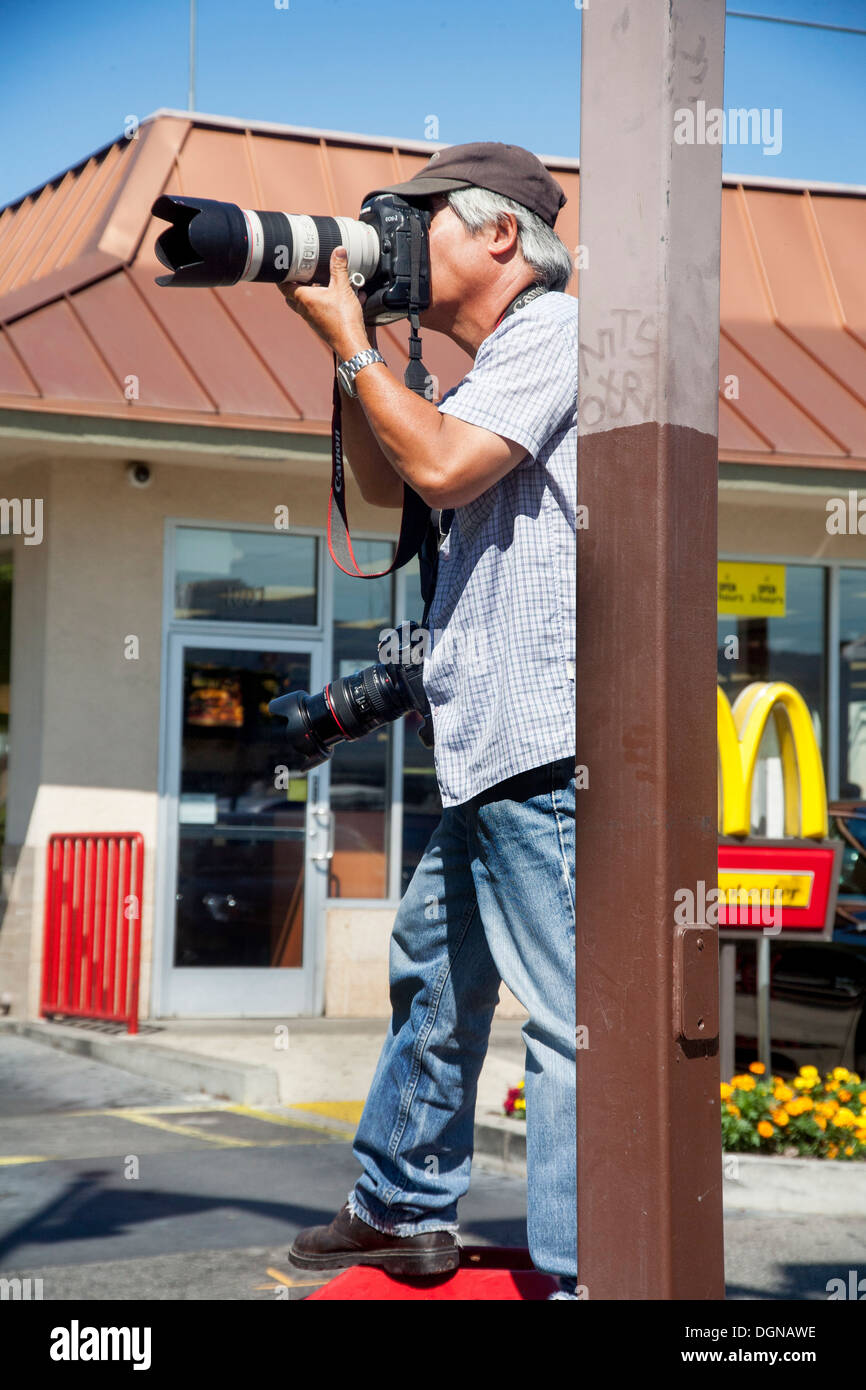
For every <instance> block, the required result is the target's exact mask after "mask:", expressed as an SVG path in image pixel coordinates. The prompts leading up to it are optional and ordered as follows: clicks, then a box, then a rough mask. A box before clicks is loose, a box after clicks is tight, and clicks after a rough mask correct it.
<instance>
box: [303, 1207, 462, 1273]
mask: <svg viewBox="0 0 866 1390" xmlns="http://www.w3.org/2000/svg"><path fill="white" fill-rule="evenodd" d="M289 1260H290V1261H291V1263H292V1264H293V1265H297V1267H298V1268H299V1269H345V1268H347V1267H348V1266H349V1265H378V1266H380V1267H381V1268H382V1269H386V1270H387V1271H388V1273H389V1274H410V1275H412V1274H415V1275H419V1274H448V1273H450V1271H451V1270H453V1269H456V1268H457V1266H458V1265H459V1263H460V1246H459V1245H458V1243H457V1238H456V1236H455V1235H454V1232H453V1231H424V1232H422V1233H421V1234H419V1235H417V1236H392V1235H385V1234H384V1233H383V1232H382V1231H377V1230H376V1229H375V1228H374V1227H373V1226H370V1225H368V1223H367V1222H366V1221H362V1220H361V1218H360V1217H358V1216H353V1215H352V1213H351V1212H350V1211H349V1203H348V1202H346V1203H345V1204H344V1205H343V1206H342V1207H341V1208H340V1210H339V1211H338V1212H337V1215H336V1216H335V1217H334V1219H333V1221H332V1222H331V1223H330V1225H328V1226H307V1227H306V1229H305V1230H303V1231H299V1232H298V1235H297V1236H296V1238H295V1243H294V1245H293V1246H292V1248H291V1250H290V1251H289Z"/></svg>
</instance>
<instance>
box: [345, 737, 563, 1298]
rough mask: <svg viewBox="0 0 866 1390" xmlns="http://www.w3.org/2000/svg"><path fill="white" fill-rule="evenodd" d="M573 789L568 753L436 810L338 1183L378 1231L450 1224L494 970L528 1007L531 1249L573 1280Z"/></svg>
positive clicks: (398, 922) (544, 1264) (492, 1003)
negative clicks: (378, 1046) (355, 1164)
mask: <svg viewBox="0 0 866 1390" xmlns="http://www.w3.org/2000/svg"><path fill="white" fill-rule="evenodd" d="M574 798H575V763H574V758H573V757H571V758H561V759H559V760H558V761H557V762H553V763H548V764H546V765H545V766H543V767H539V768H534V769H532V770H531V771H530V772H525V773H520V774H519V775H518V776H516V777H511V778H508V779H507V780H506V781H503V782H499V783H497V785H496V786H495V787H491V788H489V789H488V790H487V791H484V792H481V793H480V794H479V795H478V796H475V797H473V798H472V799H471V800H470V801H466V802H463V803H462V804H461V805H459V806H449V807H446V808H445V809H444V810H443V813H442V817H441V819H440V821H439V824H438V826H437V827H436V829H435V830H434V832H433V834H432V836H431V837H430V840H429V842H428V844H427V847H426V849H425V851H424V855H423V858H422V859H421V862H420V863H419V865H418V867H417V869H416V870H415V873H414V875H413V877H412V881H411V882H410V884H409V887H408V888H407V890H406V893H405V895H404V897H403V900H402V902H401V903H400V907H399V910H398V912H397V916H396V919H395V921H394V929H393V933H392V936H391V947H390V985H391V1007H392V1019H391V1027H390V1031H389V1033H388V1036H387V1038H386V1040H385V1043H384V1046H383V1048H382V1052H381V1055H380V1057H379V1063H378V1066H377V1069H376V1073H375V1076H374V1078H373V1083H372V1086H371V1088H370V1093H369V1095H368V1097H367V1103H366V1105H365V1106H364V1112H363V1114H362V1116H361V1121H360V1125H359V1127H358V1131H357V1134H356V1136H355V1140H354V1146H353V1152H354V1154H355V1157H356V1158H357V1159H358V1161H359V1163H360V1164H361V1166H362V1168H363V1172H362V1174H361V1176H360V1178H359V1179H358V1181H357V1183H356V1184H355V1187H354V1188H353V1190H352V1192H350V1194H349V1205H350V1208H351V1210H352V1211H353V1212H354V1213H355V1214H356V1215H357V1216H358V1217H359V1218H361V1219H363V1220H365V1221H367V1222H368V1223H369V1224H370V1225H372V1226H374V1227H375V1228H377V1229H378V1230H381V1231H388V1232H391V1233H393V1234H394V1235H398V1236H401V1235H415V1234H418V1233H419V1232H421V1231H440V1230H454V1231H456V1229H457V1202H458V1200H459V1198H460V1197H462V1195H463V1193H464V1192H465V1191H466V1190H467V1188H468V1186H469V1173H470V1167H471V1163H472V1149H473V1129H474V1112H475V1099H476V1092H477V1086H478V1077H479V1073H480V1071H481V1065H482V1063H483V1061H484V1057H485V1054H486V1052H487V1046H488V1042H489V1038H490V1024H491V1020H492V1018H493V1011H494V1009H495V1007H496V1004H497V1002H498V999H499V985H500V981H501V980H504V981H505V983H506V984H507V985H508V987H509V988H510V989H511V990H512V992H513V993H514V994H515V995H516V996H517V998H518V999H519V1000H520V1002H521V1004H523V1005H524V1007H525V1008H526V1010H527V1012H528V1014H529V1018H528V1021H527V1022H526V1023H525V1024H524V1026H523V1029H522V1034H523V1039H524V1041H525V1043H526V1065H525V1080H526V1146H527V1187H528V1203H527V1207H528V1222H527V1226H528V1235H529V1251H530V1255H531V1257H532V1261H533V1263H534V1264H535V1266H536V1268H537V1269H540V1270H543V1271H545V1272H547V1273H550V1274H554V1275H559V1276H563V1277H565V1278H566V1279H576V1277H577V1155H576V1149H577V1143H576V1094H575V1093H576V1084H575V1082H576V1057H575V960H574V948H575V942H574V935H575V905H574V875H575V868H574V812H575V801H574ZM517 1079H518V1078H517V1077H515V1082H516V1081H517Z"/></svg>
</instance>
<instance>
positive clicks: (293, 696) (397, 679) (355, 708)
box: [268, 623, 432, 772]
mask: <svg viewBox="0 0 866 1390" xmlns="http://www.w3.org/2000/svg"><path fill="white" fill-rule="evenodd" d="M409 627H410V629H417V628H418V624H417V623H411V624H409ZM401 650H405V651H408V648H401ZM268 710H269V712H270V713H271V714H274V715H281V716H282V717H283V718H284V719H285V720H286V725H287V727H286V737H287V739H288V743H289V750H290V754H289V761H290V764H291V766H292V767H293V768H294V770H295V771H297V772H309V771H310V769H311V768H314V767H317V766H318V765H319V764H320V763H323V762H326V761H327V759H328V758H330V757H331V755H332V754H333V751H334V748H335V747H336V746H337V744H338V743H342V742H344V741H348V742H351V741H353V740H355V739H359V738H364V737H366V735H367V734H370V733H372V732H373V730H374V729H379V728H381V727H382V725H383V724H389V723H391V722H392V721H393V720H395V719H399V718H401V716H402V715H404V714H408V713H409V711H410V710H417V711H418V712H419V713H420V714H423V715H424V716H425V720H429V719H430V706H429V704H428V701H427V697H426V695H425V694H424V684H423V679H422V669H421V663H420V662H418V661H417V660H411V659H410V660H406V661H402V660H401V661H395V662H382V661H379V662H376V664H375V665H374V666H366V667H365V668H364V669H363V670H362V671H354V672H353V673H352V675H350V676H343V677H342V678H341V679H340V680H336V681H332V682H331V684H330V685H326V686H325V688H324V690H323V691H321V692H320V693H319V694H317V695H309V694H308V693H307V692H306V691H305V690H301V691H297V690H296V691H292V692H291V693H290V694H288V695H278V696H277V698H276V699H275V700H271V702H270V704H269V705H268ZM424 728H425V729H427V728H428V725H427V724H426V723H425V726H424ZM418 733H419V736H420V737H421V739H422V742H426V739H425V738H424V737H423V731H422V730H419V731H418ZM427 746H428V747H430V746H432V744H430V743H428V744H427Z"/></svg>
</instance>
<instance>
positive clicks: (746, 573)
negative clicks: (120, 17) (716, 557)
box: [718, 560, 785, 618]
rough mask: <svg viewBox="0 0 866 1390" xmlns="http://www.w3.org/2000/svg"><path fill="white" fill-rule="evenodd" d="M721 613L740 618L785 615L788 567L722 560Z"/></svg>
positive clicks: (719, 573)
mask: <svg viewBox="0 0 866 1390" xmlns="http://www.w3.org/2000/svg"><path fill="white" fill-rule="evenodd" d="M718 581H719V604H718V607H719V612H720V613H730V614H732V615H733V616H735V617H738V618H784V616H785V566H784V565H762V564H757V563H751V562H750V561H748V560H720V561H719V565H718Z"/></svg>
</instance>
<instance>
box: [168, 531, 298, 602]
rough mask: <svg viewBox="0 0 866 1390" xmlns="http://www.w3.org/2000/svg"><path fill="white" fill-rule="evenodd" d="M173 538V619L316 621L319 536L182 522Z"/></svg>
mask: <svg viewBox="0 0 866 1390" xmlns="http://www.w3.org/2000/svg"><path fill="white" fill-rule="evenodd" d="M175 537H176V541H175V543H176V553H175V586H174V592H175V597H174V604H175V606H174V616H175V618H184V619H200V620H208V621H210V622H234V623H237V622H243V623H300V624H310V625H312V626H315V625H316V623H317V622H318V617H317V602H316V599H317V592H316V574H317V566H318V552H317V546H318V541H317V539H316V537H315V536H293V535H281V534H280V533H279V532H276V531H274V532H268V531H230V530H222V529H220V530H216V529H214V530H210V529H208V528H207V527H204V526H180V527H178V529H177V531H176V532H175Z"/></svg>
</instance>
